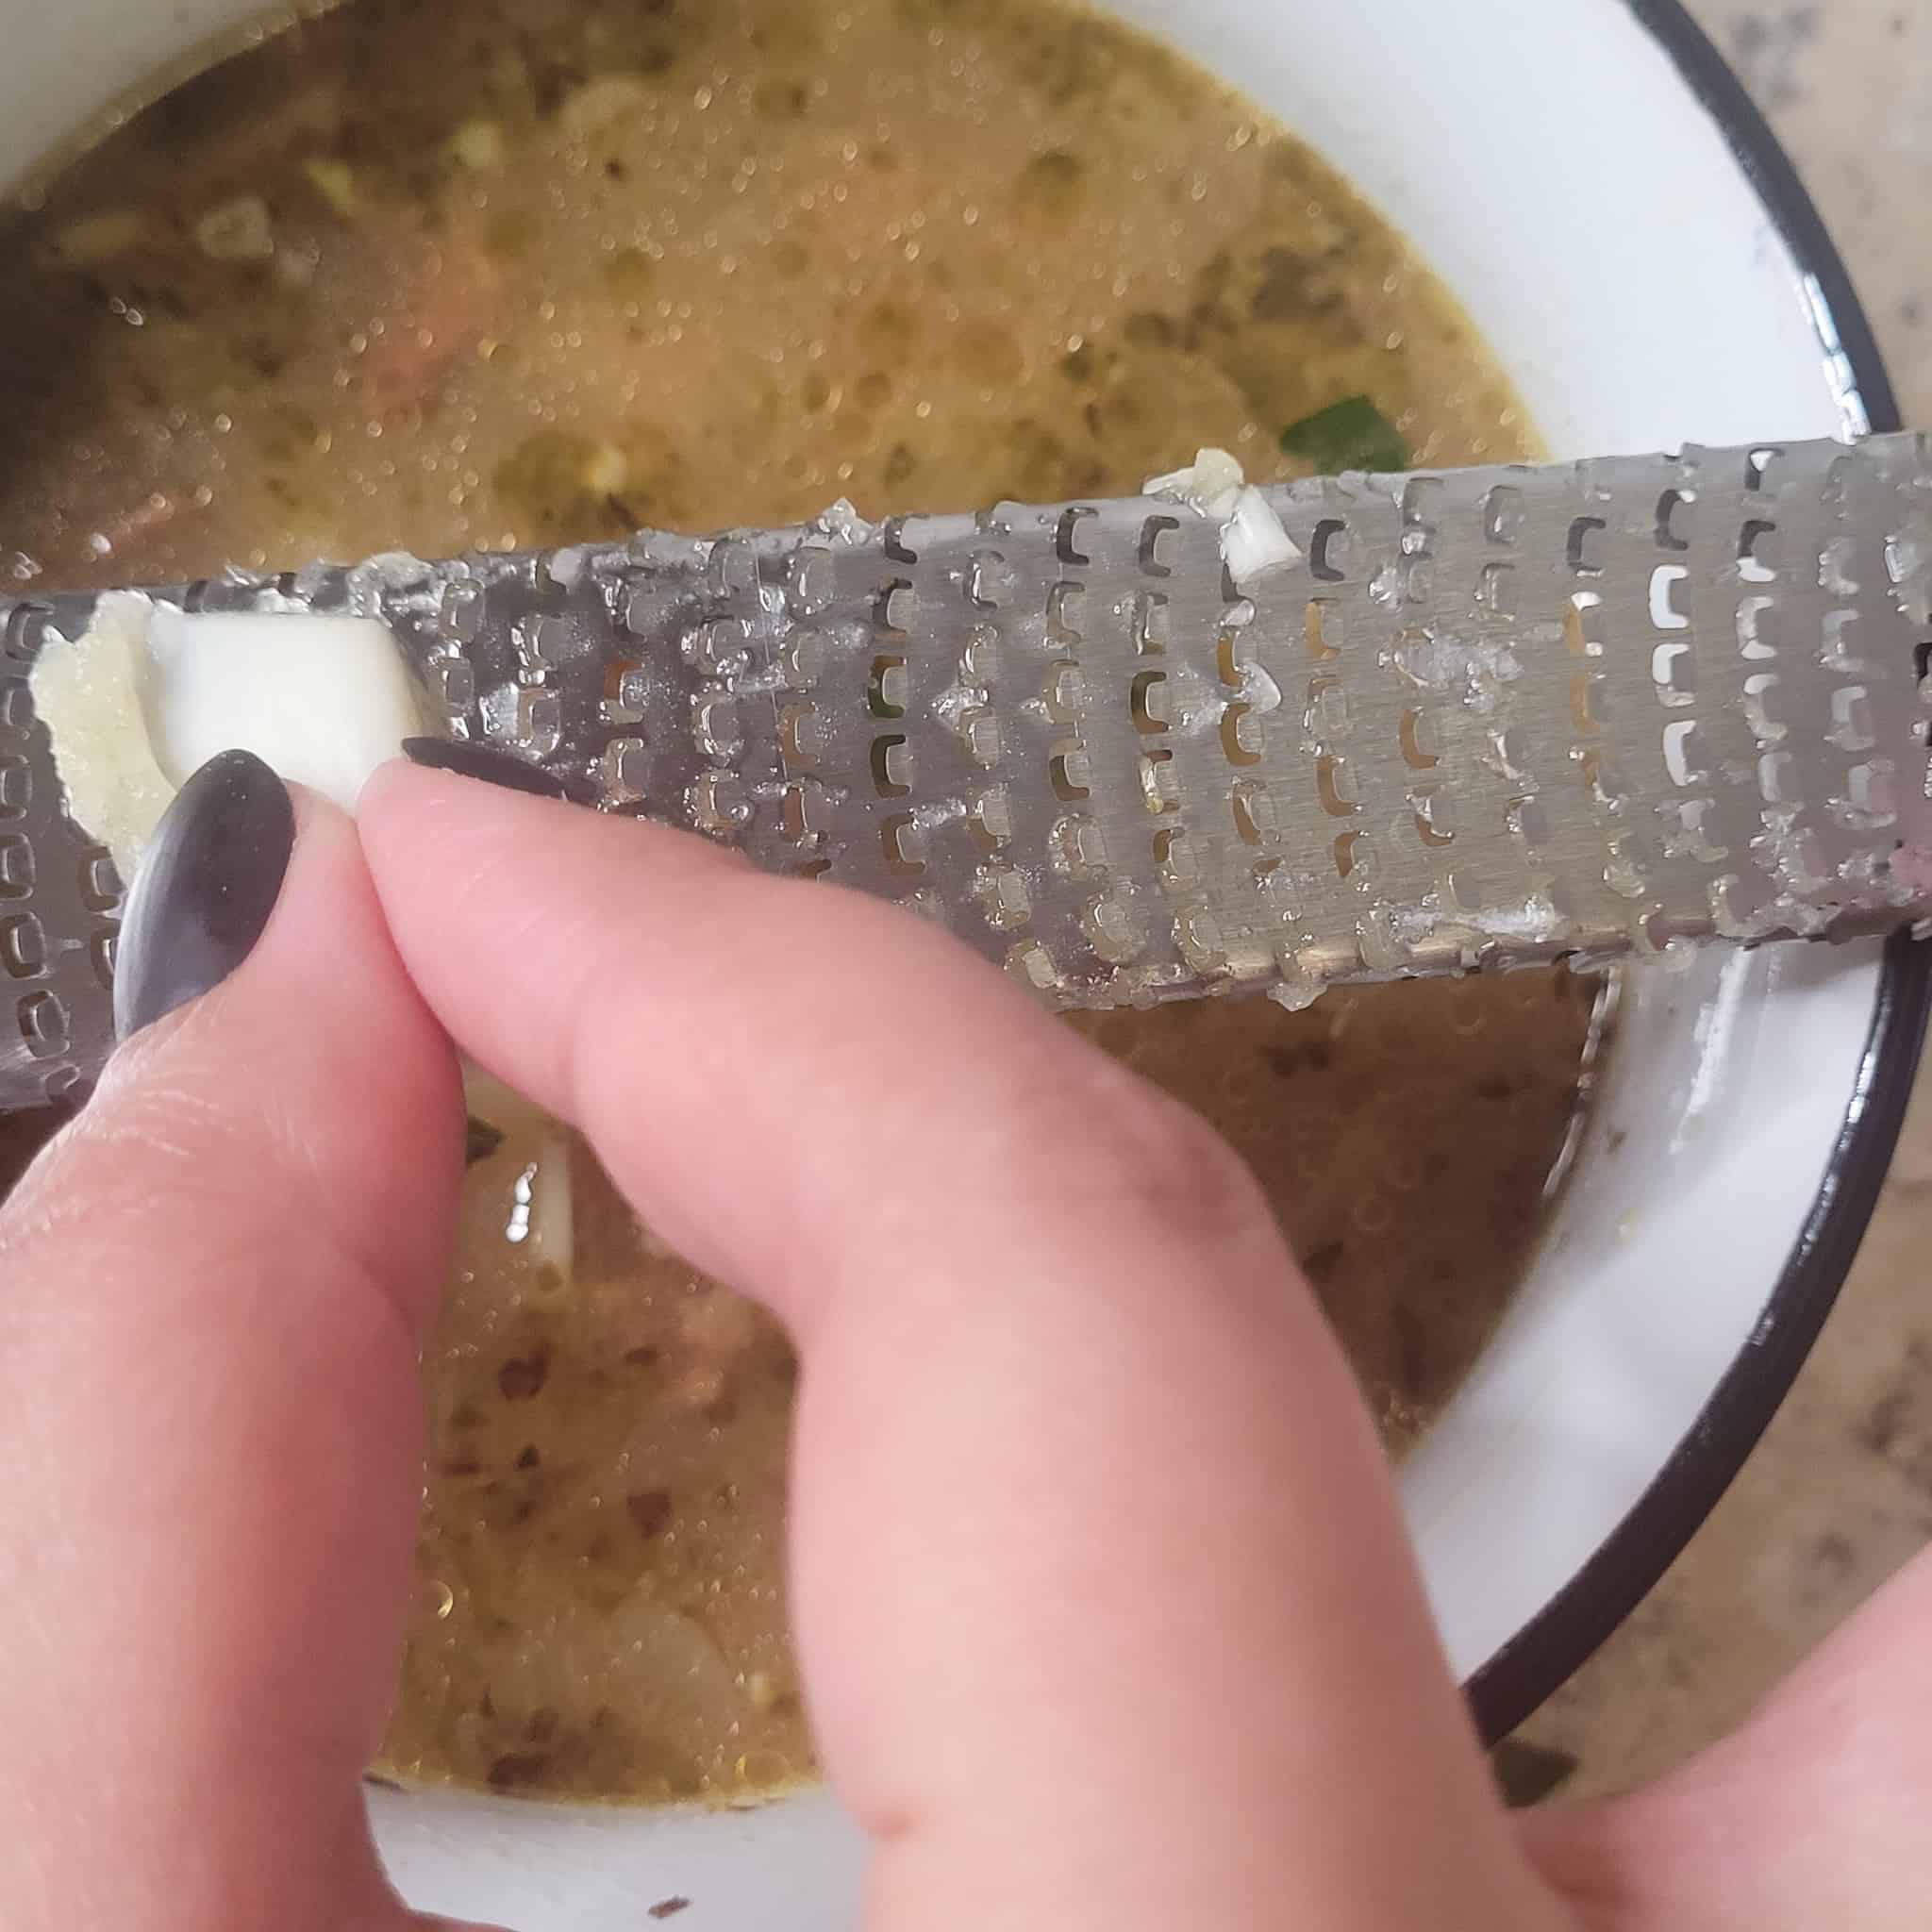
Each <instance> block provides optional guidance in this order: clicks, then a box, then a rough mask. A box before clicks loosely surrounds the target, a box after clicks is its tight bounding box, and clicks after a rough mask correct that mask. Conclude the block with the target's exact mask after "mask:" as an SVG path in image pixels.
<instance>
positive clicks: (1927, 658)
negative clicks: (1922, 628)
mask: <svg viewBox="0 0 1932 1932" xmlns="http://www.w3.org/2000/svg"><path fill="white" fill-rule="evenodd" d="M1912 675H1913V677H1914V678H1915V679H1917V681H1918V682H1919V683H1920V684H1922V685H1923V684H1924V682H1925V680H1926V678H1927V677H1932V638H1927V639H1926V640H1925V641H1924V643H1922V644H1914V645H1913V646H1912Z"/></svg>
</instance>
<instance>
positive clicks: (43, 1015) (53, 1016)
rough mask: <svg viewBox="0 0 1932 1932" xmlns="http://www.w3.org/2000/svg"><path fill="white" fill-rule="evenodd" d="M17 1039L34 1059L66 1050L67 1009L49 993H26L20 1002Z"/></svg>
mask: <svg viewBox="0 0 1932 1932" xmlns="http://www.w3.org/2000/svg"><path fill="white" fill-rule="evenodd" d="M19 1019H20V1037H21V1038H22V1039H23V1040H25V1041H26V1050H27V1051H28V1052H29V1053H30V1054H32V1055H33V1057H34V1058H36V1059H51V1058H54V1056H55V1055H56V1054H59V1053H64V1052H65V1051H66V1050H67V1040H68V1021H67V1008H65V1007H64V1006H63V1005H62V1004H61V1002H60V1001H59V999H58V998H57V997H56V996H55V995H54V994H53V993H51V992H30V993H28V994H27V995H26V997H25V999H23V1000H22V1001H21V1003H20V1008H19Z"/></svg>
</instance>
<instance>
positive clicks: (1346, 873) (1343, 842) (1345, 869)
mask: <svg viewBox="0 0 1932 1932" xmlns="http://www.w3.org/2000/svg"><path fill="white" fill-rule="evenodd" d="M1361 842H1362V835H1361V834H1360V833H1359V832H1344V833H1342V835H1341V837H1340V838H1339V839H1337V840H1336V841H1335V848H1334V850H1335V870H1336V872H1337V874H1339V875H1340V876H1341V877H1342V878H1351V877H1353V876H1354V874H1355V869H1356V866H1357V863H1358V862H1359V859H1360V851H1361Z"/></svg>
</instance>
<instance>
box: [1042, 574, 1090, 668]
mask: <svg viewBox="0 0 1932 1932" xmlns="http://www.w3.org/2000/svg"><path fill="white" fill-rule="evenodd" d="M1086 608H1087V586H1086V585H1085V584H1076V583H1074V581H1072V579H1071V578H1063V579H1062V580H1061V581H1060V582H1058V583H1057V584H1055V585H1054V586H1053V587H1052V588H1051V589H1050V590H1049V591H1047V593H1046V637H1047V641H1048V642H1049V643H1051V644H1053V645H1054V646H1056V647H1057V648H1058V649H1059V650H1063V651H1071V650H1073V649H1074V647H1075V646H1076V645H1078V644H1079V643H1080V642H1081V641H1083V639H1084V637H1085V633H1084V632H1083V631H1082V630H1081V628H1080V622H1079V620H1080V617H1081V615H1082V613H1083V612H1084V611H1085V609H1086Z"/></svg>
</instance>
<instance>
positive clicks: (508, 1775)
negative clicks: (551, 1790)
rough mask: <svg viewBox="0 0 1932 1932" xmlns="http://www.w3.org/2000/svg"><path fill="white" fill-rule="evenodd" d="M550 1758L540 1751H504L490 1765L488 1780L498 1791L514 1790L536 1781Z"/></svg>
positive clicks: (546, 1766)
mask: <svg viewBox="0 0 1932 1932" xmlns="http://www.w3.org/2000/svg"><path fill="white" fill-rule="evenodd" d="M549 1764H550V1758H549V1755H548V1754H547V1753H546V1752H542V1751H506V1752H505V1753H504V1755H503V1756H502V1757H499V1758H498V1759H497V1760H496V1762H495V1763H494V1764H492V1765H491V1767H490V1771H489V1774H488V1776H489V1782H490V1783H491V1785H492V1786H494V1787H495V1789H496V1790H499V1791H508V1790H517V1789H518V1788H519V1787H521V1786H524V1785H533V1784H536V1783H538V1782H539V1781H540V1780H541V1777H542V1775H543V1774H544V1772H545V1771H546V1770H547V1769H548V1768H549Z"/></svg>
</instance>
